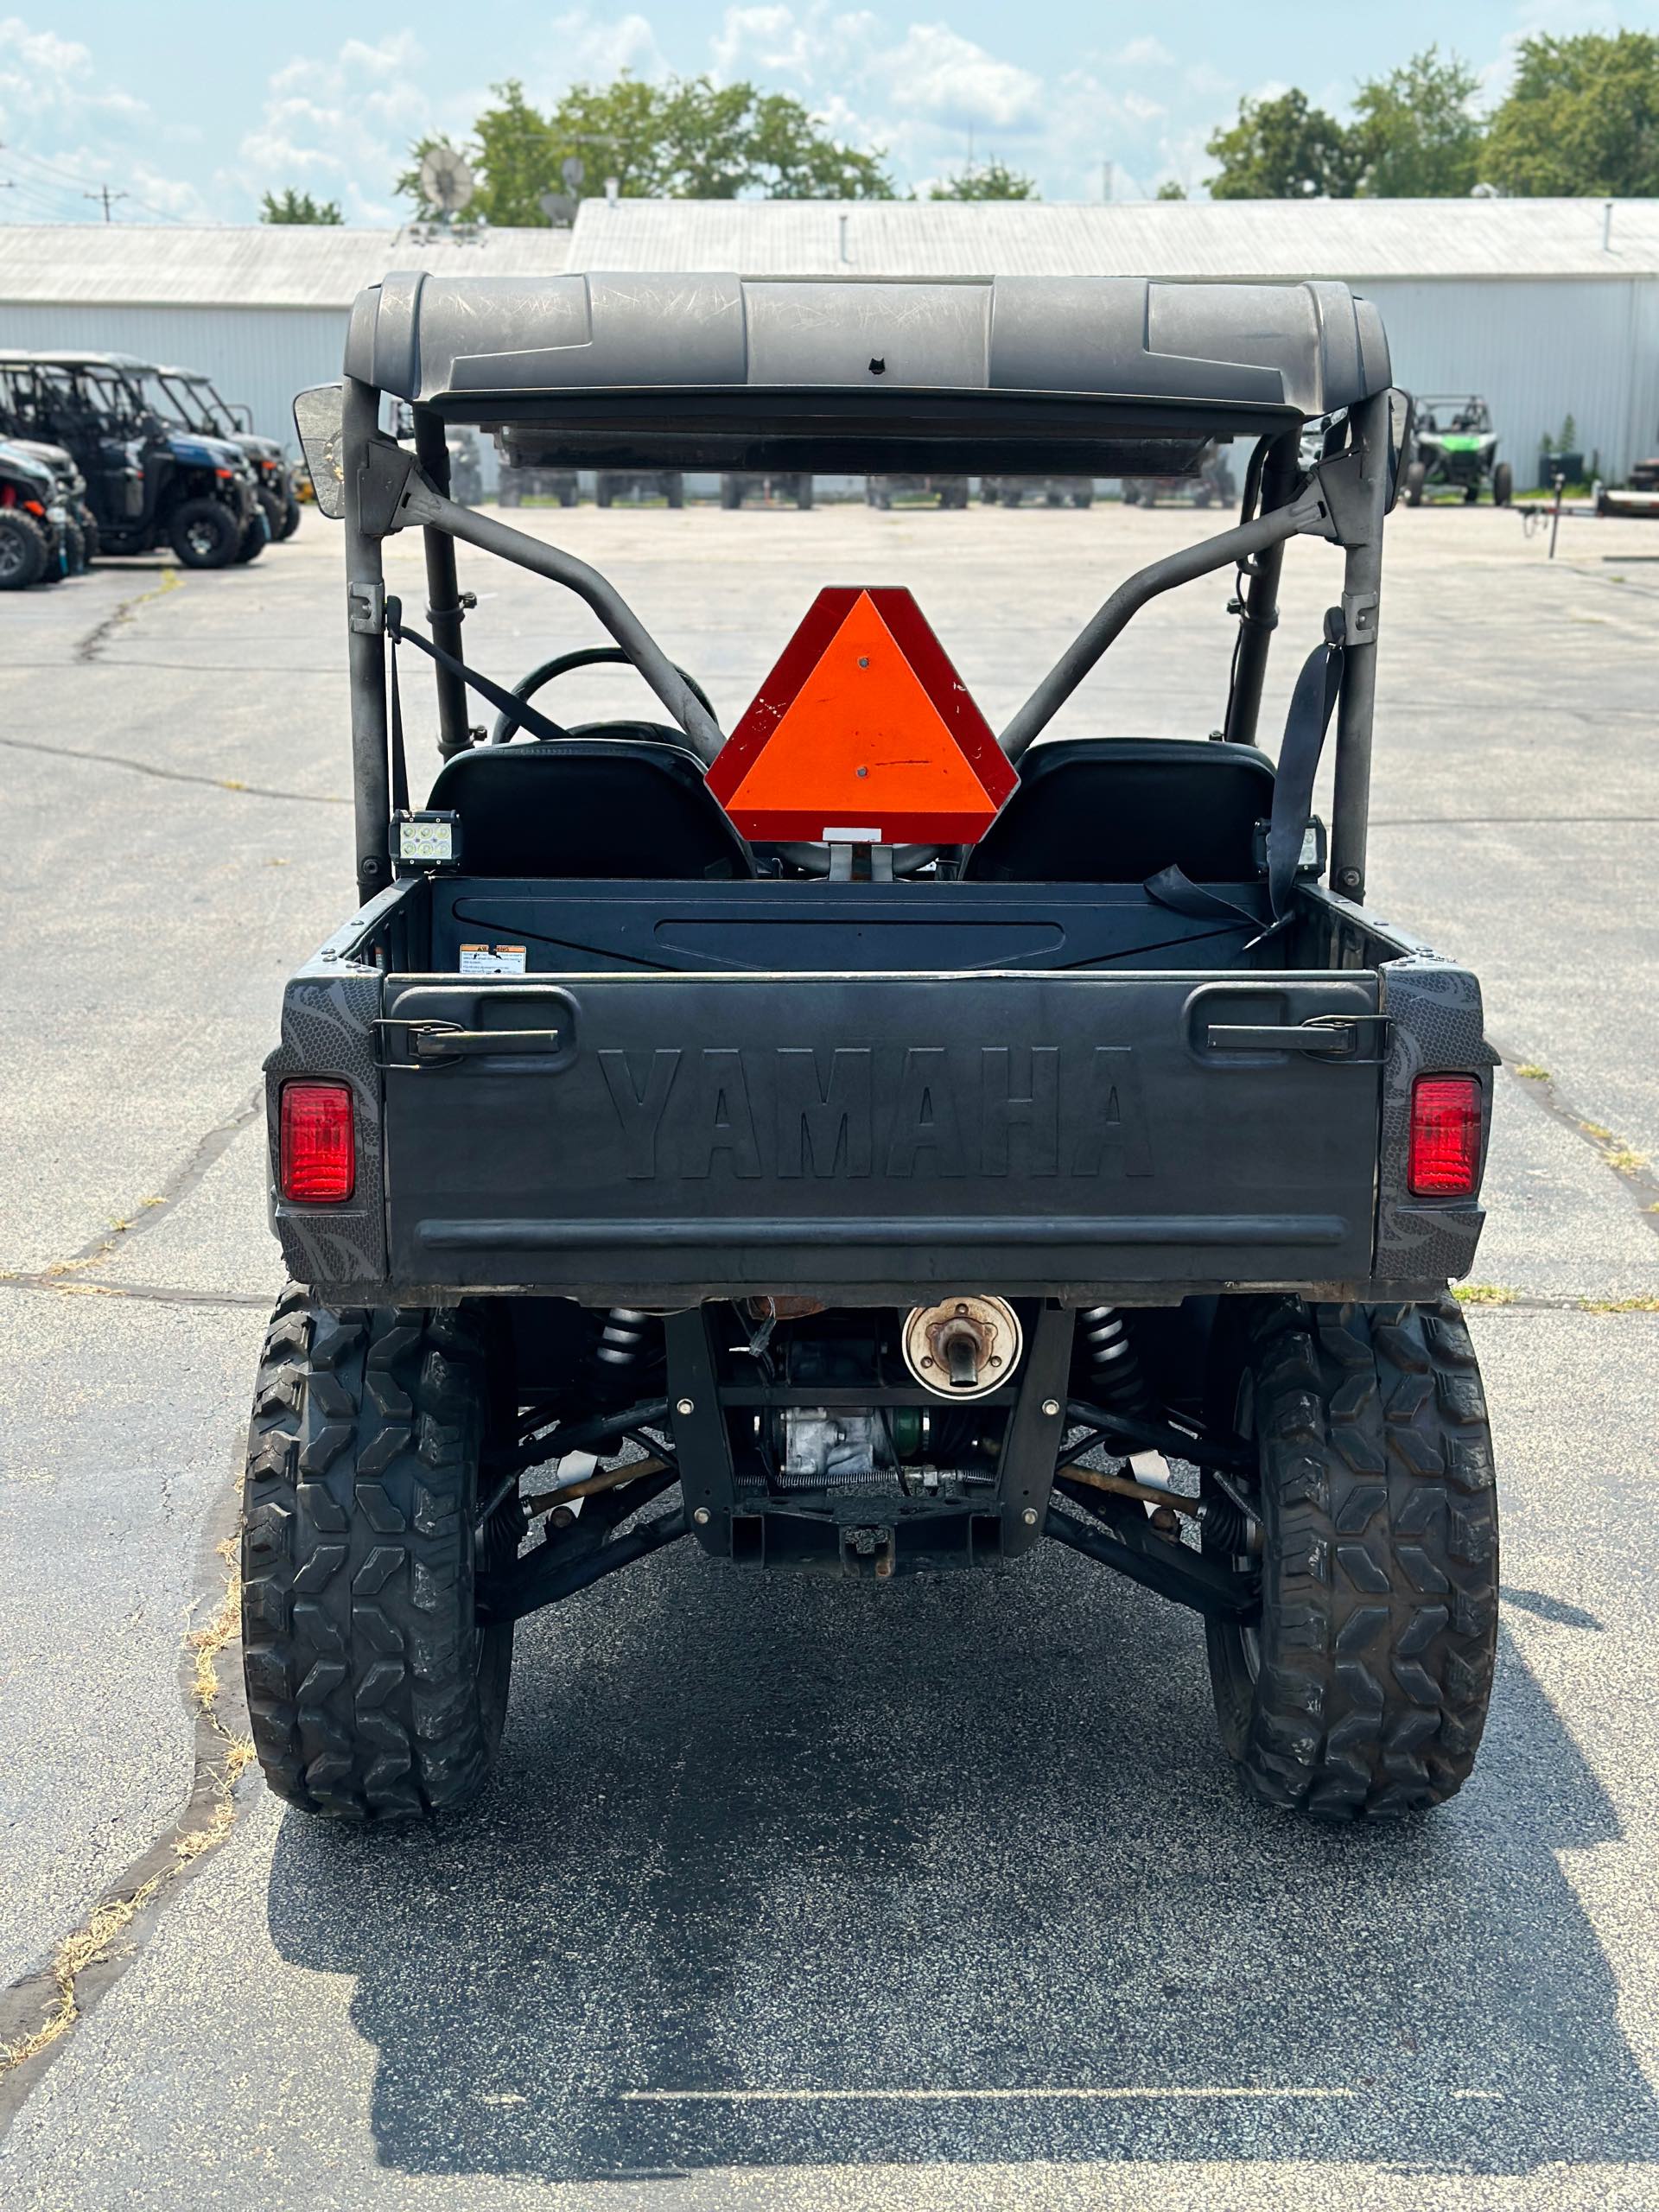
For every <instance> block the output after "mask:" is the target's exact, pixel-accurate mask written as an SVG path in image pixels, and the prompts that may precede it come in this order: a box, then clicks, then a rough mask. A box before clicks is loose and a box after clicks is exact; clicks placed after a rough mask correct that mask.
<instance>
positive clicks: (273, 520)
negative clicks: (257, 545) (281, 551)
mask: <svg viewBox="0 0 1659 2212" xmlns="http://www.w3.org/2000/svg"><path fill="white" fill-rule="evenodd" d="M256 496H257V499H258V501H259V505H260V506H261V507H262V508H263V509H264V517H265V537H266V543H268V544H270V545H275V544H276V543H277V541H278V539H280V537H282V535H283V520H284V518H285V515H286V510H285V509H284V507H283V503H282V501H281V500H280V499H278V498H277V494H276V493H274V492H267V491H266V490H264V487H263V486H262V487H261V488H260V490H259V492H258V493H257V495H256Z"/></svg>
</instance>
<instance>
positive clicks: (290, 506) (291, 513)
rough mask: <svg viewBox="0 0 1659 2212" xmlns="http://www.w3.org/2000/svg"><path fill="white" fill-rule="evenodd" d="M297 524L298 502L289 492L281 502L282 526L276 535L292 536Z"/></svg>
mask: <svg viewBox="0 0 1659 2212" xmlns="http://www.w3.org/2000/svg"><path fill="white" fill-rule="evenodd" d="M299 526H300V503H299V501H298V500H297V499H296V498H295V497H294V494H293V493H291V492H290V493H289V495H288V497H287V499H284V500H283V526H282V528H281V529H280V530H279V531H277V537H293V535H294V533H295V531H296V530H297V529H298V528H299Z"/></svg>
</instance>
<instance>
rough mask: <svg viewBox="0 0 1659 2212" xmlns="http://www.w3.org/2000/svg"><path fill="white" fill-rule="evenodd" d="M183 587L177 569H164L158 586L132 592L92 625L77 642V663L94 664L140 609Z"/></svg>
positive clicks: (181, 577) (182, 580) (154, 585)
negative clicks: (111, 640)
mask: <svg viewBox="0 0 1659 2212" xmlns="http://www.w3.org/2000/svg"><path fill="white" fill-rule="evenodd" d="M183 585H184V578H183V576H182V575H181V574H180V573H179V571H178V570H177V569H163V570H162V580H161V582H160V583H158V584H152V585H151V586H150V588H149V590H148V591H140V592H135V593H134V594H133V595H132V597H131V598H130V599H123V600H119V601H117V603H116V605H115V606H114V607H112V608H111V611H110V613H107V614H106V615H105V617H104V620H102V621H101V622H96V623H94V624H93V626H92V628H91V629H90V630H88V631H87V632H86V635H85V636H84V637H82V638H79V639H77V640H76V642H75V658H76V660H78V661H79V662H82V663H86V662H87V661H95V660H96V659H97V658H98V657H99V653H101V652H103V650H104V648H105V645H108V643H109V642H110V639H111V638H112V637H113V636H114V635H115V633H116V632H117V631H118V629H120V628H121V627H122V626H123V625H124V623H128V622H130V621H131V620H132V619H133V617H134V616H135V615H136V614H137V612H138V610H139V608H140V607H147V606H149V604H150V603H151V602H152V601H155V600H158V599H165V598H166V597H167V595H168V593H169V592H175V591H179V590H181V589H182V588H183Z"/></svg>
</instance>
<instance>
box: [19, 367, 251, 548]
mask: <svg viewBox="0 0 1659 2212" xmlns="http://www.w3.org/2000/svg"><path fill="white" fill-rule="evenodd" d="M143 369H144V364H143V362H140V361H136V360H134V359H132V358H131V357H130V355H127V354H121V353H74V352H60V353H4V354H0V435H6V436H11V437H23V438H38V439H42V440H44V441H46V442H48V443H50V444H54V445H59V446H62V447H64V448H67V451H68V452H69V454H71V455H72V456H73V460H74V463H75V466H76V467H77V468H78V469H79V472H80V474H82V476H83V477H84V478H85V479H86V499H87V504H88V505H89V506H90V507H91V509H92V514H93V516H94V517H95V518H96V521H97V525H98V537H99V548H100V550H101V551H103V552H104V553H106V554H141V553H149V552H153V551H154V550H156V547H157V546H158V545H170V546H171V548H172V550H173V551H174V553H175V555H176V556H178V558H179V559H180V560H181V562H182V563H184V564H185V566H186V567H188V568H194V569H223V568H228V567H229V566H230V565H231V563H232V562H235V561H238V560H250V559H254V558H257V556H258V554H259V553H261V552H262V551H263V550H264V546H265V543H266V541H267V525H266V521H265V517H264V512H263V511H262V510H261V508H260V506H259V505H258V501H257V497H256V494H255V486H254V479H253V473H252V470H251V467H250V466H249V463H248V460H247V457H246V455H245V454H243V453H242V452H240V451H239V450H238V448H236V447H235V446H233V445H228V444H226V442H224V441H223V440H220V439H217V438H209V437H204V436H201V435H198V434H196V433H195V432H187V431H183V430H177V429H175V430H171V431H169V430H168V429H167V427H166V426H165V425H164V424H163V423H162V421H161V420H160V418H159V417H158V416H156V413H155V412H154V410H153V409H152V408H151V407H150V406H149V404H148V403H147V401H146V400H145V398H144V396H143V388H142V383H141V378H142V375H143Z"/></svg>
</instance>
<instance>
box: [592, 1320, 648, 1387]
mask: <svg viewBox="0 0 1659 2212" xmlns="http://www.w3.org/2000/svg"><path fill="white" fill-rule="evenodd" d="M650 1332H651V1316H650V1314H648V1313H639V1312H637V1311H636V1309H635V1308H634V1307H633V1306H612V1308H611V1310H610V1312H609V1313H607V1315H606V1316H605V1326H604V1327H603V1329H602V1330H601V1332H600V1338H599V1342H598V1343H597V1344H595V1345H594V1375H595V1378H596V1379H597V1380H598V1381H600V1382H601V1383H604V1384H605V1385H606V1387H607V1389H608V1388H609V1386H610V1385H611V1384H613V1383H618V1384H627V1383H630V1381H631V1380H632V1376H633V1374H634V1372H635V1370H637V1369H638V1368H640V1367H643V1366H644V1365H645V1362H646V1360H647V1359H648V1358H649V1357H650V1356H651V1334H650Z"/></svg>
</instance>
